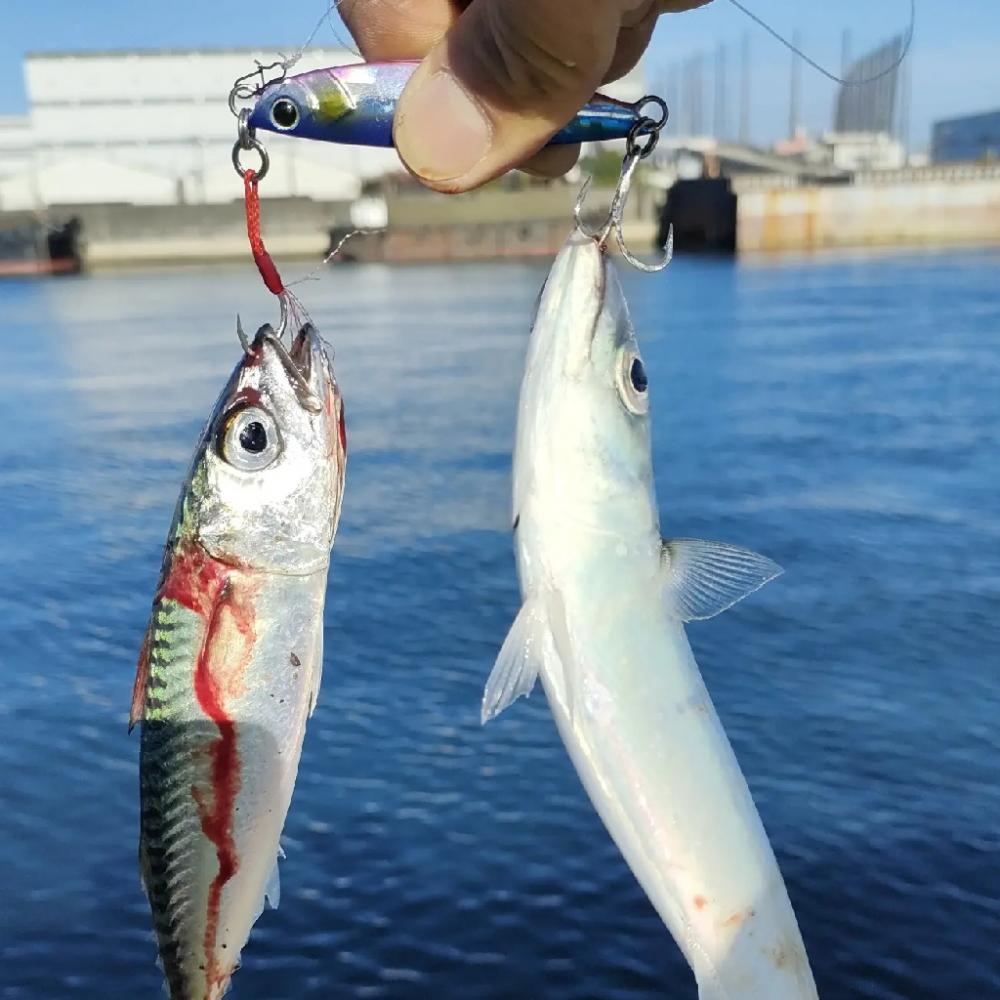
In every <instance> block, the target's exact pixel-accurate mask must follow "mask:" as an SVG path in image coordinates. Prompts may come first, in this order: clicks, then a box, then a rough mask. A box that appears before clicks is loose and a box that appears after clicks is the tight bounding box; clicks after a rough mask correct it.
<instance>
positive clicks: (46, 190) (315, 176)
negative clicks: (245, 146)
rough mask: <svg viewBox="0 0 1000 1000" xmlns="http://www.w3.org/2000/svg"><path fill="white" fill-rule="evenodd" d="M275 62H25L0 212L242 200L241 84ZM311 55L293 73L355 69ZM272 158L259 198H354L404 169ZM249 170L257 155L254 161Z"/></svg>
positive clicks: (350, 156) (5, 129) (2, 162)
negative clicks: (376, 179) (236, 104)
mask: <svg viewBox="0 0 1000 1000" xmlns="http://www.w3.org/2000/svg"><path fill="white" fill-rule="evenodd" d="M255 59H259V60H260V61H261V62H265V63H267V62H273V61H274V59H275V54H274V53H273V52H270V53H268V52H265V51H263V50H253V49H239V50H236V49H230V50H216V51H211V50H187V51H147V52H94V53H88V52H76V53H40V54H34V55H29V56H28V57H27V58H26V60H25V64H24V73H25V85H26V90H27V95H28V114H27V115H26V116H24V117H10V116H8V117H0V211H2V210H6V211H13V210H19V209H20V210H41V209H45V208H49V207H54V206H60V205H81V204H95V203H97V204H114V203H130V204H137V205H163V204H176V203H178V202H186V203H189V204H204V203H218V202H227V201H231V200H233V199H237V198H240V197H242V186H241V183H240V179H239V177H237V175H236V173H235V171H234V170H233V167H232V162H231V159H230V156H231V151H232V146H233V142H234V141H235V138H236V120H235V119H234V118H233V116H232V115H231V114H230V112H229V108H228V105H227V97H228V94H229V91H230V88H231V87H232V85H233V81H234V80H235V79H236V78H237V77H239V76H242V75H243V74H245V73H247V72H249V71H251V70H253V69H254V65H255V64H254V60H255ZM357 61H358V57H357V56H356V55H355V54H354V53H352V52H350V51H348V50H346V49H331V48H325V49H318V48H317V49H310V50H309V52H308V53H306V54H305V55H304V56H303V57H302V59H301V60H300V62H299V63H297V64H296V66H295V70H294V72H304V71H306V70H309V69H316V68H319V67H322V66H335V65H338V64H343V63H349V62H357ZM261 139H262V141H264V142H265V143H266V145H267V148H268V151H269V152H270V153H271V154H272V156H271V170H270V173H269V174H268V176H267V179H266V181H265V185H264V186H262V189H261V190H262V193H263V194H265V195H267V196H271V197H283V196H302V197H310V198H316V199H319V200H324V201H339V200H345V199H347V200H349V199H353V198H355V197H357V195H358V194H359V191H360V185H361V180H362V179H363V178H366V177H371V176H378V175H381V174H382V173H384V172H385V171H386V170H392V169H398V167H399V161H398V160H397V159H396V156H395V153H394V152H393V151H392V150H386V149H363V148H357V147H350V146H338V145H334V144H332V143H317V142H309V141H304V140H301V139H299V140H293V139H289V138H287V137H284V136H280V135H273V134H268V135H266V136H261ZM246 162H247V163H255V162H256V157H254V156H253V155H252V154H251V155H250V156H248V159H247V161H246Z"/></svg>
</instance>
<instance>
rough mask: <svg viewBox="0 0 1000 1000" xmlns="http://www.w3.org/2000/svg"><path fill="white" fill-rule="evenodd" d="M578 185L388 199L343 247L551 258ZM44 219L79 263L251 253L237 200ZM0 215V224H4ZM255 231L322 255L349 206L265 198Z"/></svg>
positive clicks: (431, 256)
mask: <svg viewBox="0 0 1000 1000" xmlns="http://www.w3.org/2000/svg"><path fill="white" fill-rule="evenodd" d="M576 195H577V189H576V187H575V186H571V185H567V184H553V185H547V186H544V187H531V188H527V189H522V190H517V191H508V190H504V189H503V188H502V187H499V186H491V187H487V188H485V189H483V190H481V191H475V192H471V193H469V194H467V195H464V196H463V197H461V198H455V197H450V196H448V195H441V194H436V193H434V192H430V191H424V190H408V191H405V192H402V193H396V194H390V195H388V196H387V197H386V199H385V201H386V213H387V216H388V227H387V228H386V229H385V230H384V231H381V232H376V233H373V234H367V235H365V236H363V237H359V238H357V239H355V240H352V241H351V242H350V243H348V244H347V245H346V246H345V251H344V252H345V256H347V257H350V258H352V259H357V260H377V261H421V260H474V259H490V258H494V257H531V256H544V255H552V254H553V253H555V251H557V250H558V249H559V247H560V246H561V245H562V243H563V241H564V240H565V239H566V236H567V234H568V233H569V230H570V228H571V226H572V218H573V204H574V201H575V199H576ZM611 196H612V191H611V190H601V189H598V190H594V191H592V192H591V193H590V194H589V195H588V198H587V203H586V212H587V214H589V215H590V216H591V217H592V218H593V221H594V222H595V223H596V222H597V221H598V220H599V219H601V218H602V217H604V216H606V214H607V210H608V206H609V205H610V201H611ZM654 215H655V208H654V205H653V200H652V194H651V193H650V192H648V191H645V190H644V189H641V188H639V190H638V193H637V196H636V197H635V198H634V199H633V200H632V202H631V203H630V205H629V209H628V213H627V219H626V221H627V223H628V225H629V227H630V229H629V230H628V231H630V232H632V233H633V234H635V233H636V231H637V227H638V230H640V231H641V236H642V240H643V242H642V243H641V244H639V246H640V249H642V248H643V247H644V246H645V245H647V244H649V243H651V241H652V234H653V232H654V231H655V226H654V225H653V224H652V222H650V223H649V224H647V225H645V226H643V225H642V220H643V219H648V220H652V219H653V217H654ZM47 216H48V220H49V222H50V223H56V222H65V221H68V220H70V219H77V220H79V222H80V224H81V232H82V246H81V251H82V258H83V266H84V268H86V269H88V270H100V269H102V268H108V267H118V266H123V265H124V266H134V265H139V266H142V265H153V264H161V263H171V262H174V263H177V262H181V263H183V262H190V263H200V262H205V263H207V262H212V261H234V260H245V259H246V257H247V254H248V248H247V232H246V217H245V214H244V206H243V201H242V199H240V200H238V201H232V202H229V203H225V204H214V205H192V204H177V205H142V206H137V205H129V204H103V205H60V206H58V208H54V209H51V210H50V211H49V212H48V213H47ZM2 218H3V217H2V216H0V220H2ZM261 228H262V232H263V235H264V240H265V243H266V245H267V248H268V250H269V251H270V252H271V254H272V255H273V256H274V258H275V259H276V260H279V261H280V260H282V259H284V260H289V259H295V258H308V259H312V260H318V259H320V258H321V257H322V256H323V255H324V254H325V253H326V252H327V251H328V249H329V248H330V245H331V236H332V237H333V238H334V239H338V238H339V237H340V236H342V235H344V234H346V233H348V232H351V231H352V230H353V229H354V228H355V226H354V224H353V223H352V221H351V203H350V202H347V201H343V202H323V201H314V200H312V199H310V198H273V199H268V198H266V197H265V198H263V199H262V200H261Z"/></svg>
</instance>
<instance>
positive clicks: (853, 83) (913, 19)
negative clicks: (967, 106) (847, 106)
mask: <svg viewBox="0 0 1000 1000" xmlns="http://www.w3.org/2000/svg"><path fill="white" fill-rule="evenodd" d="M729 2H730V3H731V4H732V5H733V6H734V7H735V8H736V9H737V10H741V11H743V13H744V14H746V16H747V17H749V18H750V20H751V21H754V22H755V23H756V24H758V25H760V27H762V28H763V29H764V30H765V31H766V32H767V33H768V34H769V35H770V36H771V37H772V38H775V39H777V40H778V41H779V42H781V44H782V45H784V46H785V48H786V49H789V50H790V51H792V52H794V53H795V54H796V55H797V56H798V57H799V58H800V59H802V60H803V61H805V62H806V63H807V64H808V65H810V66H812V68H813V69H814V70H816V71H817V72H819V73H822V74H823V76H825V77H826V78H827V79H828V80H832V81H833V82H834V83H841V84H843V85H844V86H845V87H863V86H864V85H865V84H867V83H874V82H875V81H876V80H881V79H882V77H883V76H888V75H889V74H890V73H891V72H892V71H893V70H895V69H898V68H899V67H900V65H902V62H903V60H904V59H905V58H906V57H907V55H909V52H910V46H911V45H912V44H913V28H914V26H915V25H916V23H917V0H910V26H909V27H908V28H907V29H906V36H905V37H904V39H903V50H902V51H901V52H900V54H899V57H898V58H897V59H895V60H894V61H893V63H892V65H891V66H889V67H887V68H886V69H883V70H882V71H881V72H879V73H876V74H875V75H874V76H866V77H865V78H864V79H862V80H845V79H844V78H843V77H840V76H837V74H836V73H831V72H830V71H829V70H828V69H824V67H822V66H820V64H819V63H818V62H816V61H815V60H814V59H810V58H809V56H807V55H806V54H805V52H803V51H802V49H800V48H799V47H798V46H797V45H794V44H793V43H792V42H790V41H789V40H788V39H787V38H785V37H783V36H782V35H780V34H779V33H778V32H777V31H775V30H774V28H772V27H771V26H770V25H769V24H768V23H767V22H766V21H764V20H762V19H761V18H759V17H758V16H757V15H756V14H755V13H754V12H753V11H752V10H749V9H747V8H746V7H744V6H743V4H742V3H740V0H729Z"/></svg>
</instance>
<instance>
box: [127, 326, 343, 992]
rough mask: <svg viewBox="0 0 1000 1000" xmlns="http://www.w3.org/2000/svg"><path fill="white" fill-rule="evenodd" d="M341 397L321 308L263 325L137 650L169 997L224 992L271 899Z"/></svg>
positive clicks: (156, 904)
mask: <svg viewBox="0 0 1000 1000" xmlns="http://www.w3.org/2000/svg"><path fill="white" fill-rule="evenodd" d="M345 459H346V438H345V434H344V412H343V404H342V402H341V398H340V392H339V390H338V388H337V382H336V379H335V378H334V373H333V367H332V362H331V360H330V356H329V355H328V353H327V351H326V350H325V349H324V344H323V341H322V340H321V339H320V337H319V335H318V334H317V333H316V331H315V330H314V329H313V327H312V326H311V325H307V326H306V327H304V328H303V329H302V331H301V332H300V333H299V335H298V336H297V338H296V339H295V342H294V344H293V346H292V348H291V351H288V350H286V349H285V347H284V345H283V344H282V343H281V341H280V339H279V338H278V337H277V336H276V335H275V334H274V332H273V331H272V330H271V328H270V327H262V328H261V330H260V331H259V332H258V334H257V336H256V337H255V338H254V340H253V342H252V344H248V345H247V350H246V353H245V356H244V358H243V360H242V361H241V363H240V364H239V365H238V366H237V368H236V370H235V372H234V373H233V375H232V377H231V379H230V380H229V383H228V384H227V386H226V388H225V389H224V390H223V393H222V395H221V396H220V398H219V400H218V402H217V404H216V406H215V410H214V412H213V414H212V416H211V418H210V419H209V422H208V425H207V426H206V428H205V430H204V432H203V434H202V437H201V441H200V443H199V445H198V448H197V450H196V452H195V456H194V460H193V462H192V466H191V469H190V472H189V474H188V478H187V480H186V482H185V485H184V487H183V489H182V492H181V496H180V499H179V501H178V504H177V509H176V512H175V515H174V522H173V526H172V527H171V529H170V534H169V537H168V541H167V547H166V552H165V555H164V561H163V568H162V571H161V575H160V581H159V585H158V587H157V590H156V594H155V597H154V599H153V609H152V614H151V617H150V623H149V628H148V630H147V633H146V638H145V641H144V643H143V647H142V651H141V653H140V656H139V665H138V670H137V672H136V681H135V688H134V691H133V702H132V712H131V717H130V725H131V724H135V723H136V722H141V726H142V740H141V756H140V797H141V809H140V813H141V820H140V822H141V831H140V842H139V864H140V872H141V875H142V881H143V884H144V887H145V889H146V894H147V896H148V897H149V903H150V908H151V910H152V915H153V923H154V926H155V929H156V936H157V941H158V945H159V953H160V961H161V964H162V967H163V972H164V976H165V978H166V982H167V987H168V991H169V994H170V996H171V998H172V1000H216V998H218V997H221V996H222V995H223V993H225V991H226V989H227V987H228V985H229V981H230V978H231V976H232V974H233V972H234V971H235V970H236V968H237V967H238V964H239V957H240V951H241V950H242V948H243V946H244V944H245V943H246V941H247V938H248V936H249V934H250V928H251V927H252V925H253V923H254V922H255V920H256V919H257V917H258V916H259V914H260V912H261V910H262V909H263V906H264V898H265V894H266V896H267V898H268V900H269V901H270V903H271V904H272V905H273V906H276V905H277V903H278V871H277V859H278V855H279V851H280V848H279V844H278V838H279V835H280V833H281V829H282V826H283V825H284V821H285V815H286V813H287V812H288V806H289V803H290V801H291V796H292V789H293V787H294V785H295V776H296V772H297V770H298V764H299V754H300V752H301V749H302V740H303V737H304V735H305V726H306V719H307V717H308V716H309V715H310V714H311V712H312V709H313V707H314V706H315V704H316V697H317V693H318V691H319V685H320V674H321V670H322V661H323V602H324V597H325V594H326V577H327V567H328V564H329V560H330V549H331V546H332V545H333V538H334V534H335V533H336V528H337V521H338V518H339V514H340V501H341V496H342V493H343V483H344V465H345Z"/></svg>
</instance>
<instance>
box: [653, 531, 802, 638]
mask: <svg viewBox="0 0 1000 1000" xmlns="http://www.w3.org/2000/svg"><path fill="white" fill-rule="evenodd" d="M660 558H661V572H662V574H663V598H664V603H665V605H666V609H667V613H668V614H669V615H670V617H671V618H677V619H680V620H681V621H683V622H690V621H701V620H703V619H705V618H714V617H715V616H716V615H718V614H721V613H722V612H723V611H725V610H726V609H727V608H731V607H732V606H733V605H734V604H736V603H738V602H739V601H742V600H743V598H744V597H747V596H748V595H750V594H752V593H753V592H754V591H755V590H760V588H761V587H763V586H764V584H765V583H768V582H769V581H771V580H773V579H774V578H775V577H776V576H779V575H780V574H781V573H783V572H784V570H782V568H781V567H780V566H779V565H778V564H777V563H776V562H774V561H773V560H771V559H768V558H767V556H762V555H760V554H758V553H757V552H751V551H750V550H749V549H741V548H740V547H739V546H737V545H728V544H726V543H725V542H705V541H702V540H701V539H698V538H673V539H664V541H663V550H662V554H661V557H660Z"/></svg>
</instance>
